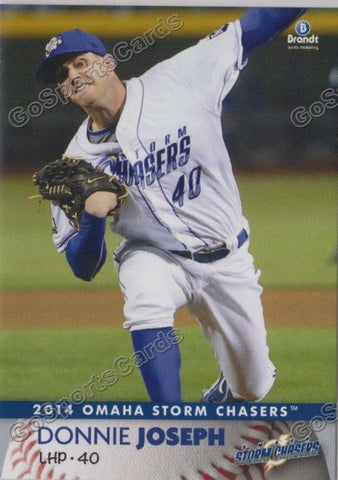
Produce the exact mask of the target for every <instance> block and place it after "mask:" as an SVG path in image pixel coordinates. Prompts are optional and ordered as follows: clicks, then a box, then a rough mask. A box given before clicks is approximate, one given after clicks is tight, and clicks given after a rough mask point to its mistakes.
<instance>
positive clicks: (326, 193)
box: [0, 175, 338, 289]
mask: <svg viewBox="0 0 338 480" xmlns="http://www.w3.org/2000/svg"><path fill="white" fill-rule="evenodd" d="M337 178H338V177H334V176H331V177H330V176H320V175H318V176H311V175H307V176H306V175H304V176H301V175H288V176H285V175H280V176H239V178H238V183H239V188H240V191H241V196H242V203H243V210H244V214H245V216H246V217H247V218H248V219H249V221H250V225H251V250H252V252H253V254H254V256H255V260H256V265H257V266H258V267H259V268H260V269H261V270H262V271H263V275H262V277H261V282H262V283H263V285H264V286H265V287H269V288H271V287H287V288H290V287H311V286H312V287H313V286H319V287H327V286H334V285H336V277H337V276H336V264H335V262H334V257H335V252H336V244H337V239H336V232H337V194H336V188H337ZM34 193H36V192H35V189H34V188H33V185H32V184H31V182H30V179H29V178H28V179H27V178H26V179H14V178H11V179H6V180H3V181H2V182H1V185H0V195H1V201H2V205H4V206H5V207H4V208H3V210H2V212H1V213H2V217H1V219H0V221H1V236H0V251H1V259H2V260H1V262H2V264H1V272H2V273H1V275H2V276H1V279H0V281H1V287H2V288H3V289H21V288H25V289H32V288H33V289H37V288H71V287H76V288H100V287H111V286H114V287H116V286H117V281H116V276H115V272H114V269H113V267H112V262H111V261H109V260H110V259H108V260H107V261H106V264H105V266H104V268H103V270H102V271H101V272H100V274H99V275H98V276H97V277H96V278H95V281H94V282H93V283H92V284H88V283H86V282H82V281H81V280H78V279H76V278H74V277H73V275H72V273H71V272H70V269H69V267H68V265H67V264H66V261H65V259H64V258H62V257H63V256H61V255H60V254H57V253H56V250H55V248H54V245H53V243H52V240H51V221H50V214H49V205H48V203H47V202H44V203H41V204H39V203H38V201H37V200H28V197H29V196H30V195H32V194H34ZM38 210H39V211H38ZM106 239H107V242H108V244H109V247H110V249H111V250H112V249H113V248H114V246H115V245H116V244H117V243H118V242H119V241H120V239H119V238H118V237H117V236H116V235H112V234H111V233H110V232H107V235H106Z"/></svg>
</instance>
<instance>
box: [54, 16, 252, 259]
mask: <svg viewBox="0 0 338 480" xmlns="http://www.w3.org/2000/svg"><path fill="white" fill-rule="evenodd" d="M242 54H243V49H242V43H241V26H240V22H239V21H236V22H235V23H230V24H229V25H228V26H227V27H223V28H222V29H220V30H219V31H218V32H215V33H214V34H213V35H211V36H210V37H207V38H205V39H203V40H201V41H200V42H198V43H197V44H196V45H195V46H193V47H190V48H188V49H186V50H183V51H182V52H180V53H178V54H177V55H175V56H174V57H172V58H170V59H169V60H165V61H163V62H161V63H159V64H157V65H156V66H154V67H153V68H151V69H150V70H148V71H147V72H146V73H144V74H143V75H142V76H140V77H138V78H133V79H131V80H129V81H127V82H126V90H127V96H126V103H125V106H124V109H123V111H122V114H121V117H120V119H119V122H118V125H117V129H116V136H117V139H118V143H114V142H105V143H100V144H93V143H91V142H89V140H88V137H87V128H88V121H89V119H86V120H85V121H84V122H83V124H82V125H81V126H80V128H79V130H78V131H77V133H76V135H75V136H74V138H73V139H72V141H71V142H70V145H69V147H68V148H67V150H66V152H65V154H66V155H68V156H81V157H84V158H85V159H86V160H87V161H90V162H91V163H92V164H93V166H94V167H98V166H100V167H101V168H103V169H104V171H105V172H106V173H108V174H113V175H115V176H117V177H118V178H120V179H121V180H123V181H124V182H125V183H126V185H127V186H128V188H129V191H130V196H129V198H128V200H127V202H126V204H125V206H123V207H122V208H121V209H119V210H118V212H117V214H116V216H115V217H114V220H113V221H112V224H111V227H112V229H113V230H114V231H115V232H117V233H119V234H120V235H122V236H123V237H125V238H126V239H127V244H128V242H133V241H137V242H141V243H142V242H144V243H145V244H147V245H153V246H156V247H159V248H161V249H165V250H184V249H189V250H197V249H199V248H203V247H205V246H215V245H217V244H220V243H223V242H224V240H225V239H228V238H230V237H232V238H234V237H235V236H236V235H237V234H238V232H240V231H241V229H242V228H243V227H245V228H246V229H248V224H247V221H246V219H245V218H244V217H243V215H242V208H241V202H240V197H239V192H238V189H237V185H236V182H235V179H234V176H233V172H232V167H231V163H230V158H229V154H228V152H227V149H226V146H225V144H224V140H223V137H222V128H221V119H220V117H221V111H222V101H223V99H224V98H225V96H226V95H227V94H228V93H229V91H230V90H231V88H232V87H233V85H234V83H235V82H236V80H237V78H238V75H239V73H240V70H241V69H242V68H243V66H244V65H245V62H244V61H243V59H242ZM52 215H53V219H54V220H53V221H54V235H53V238H54V242H55V244H56V246H57V248H58V250H59V251H60V252H61V251H63V250H64V249H65V248H66V245H67V242H68V240H69V239H70V238H71V237H72V236H73V235H74V234H75V233H76V230H75V228H74V227H73V226H72V225H71V224H70V222H69V220H68V219H67V218H66V217H65V215H64V214H63V212H62V211H61V210H60V209H59V208H58V207H56V206H52Z"/></svg>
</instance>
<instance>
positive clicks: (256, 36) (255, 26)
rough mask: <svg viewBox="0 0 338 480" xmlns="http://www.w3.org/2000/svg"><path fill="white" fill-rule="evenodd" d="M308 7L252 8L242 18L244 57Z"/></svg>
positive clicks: (284, 27)
mask: <svg viewBox="0 0 338 480" xmlns="http://www.w3.org/2000/svg"><path fill="white" fill-rule="evenodd" d="M306 10H307V9H306V8H251V9H250V10H248V11H247V12H246V13H245V14H244V15H243V16H242V17H241V18H240V19H239V21H240V24H241V29H242V44H243V57H244V58H246V57H247V56H248V55H249V53H250V52H251V51H252V50H253V49H254V48H257V47H259V46H261V45H263V44H264V43H266V42H268V41H269V40H271V39H272V38H274V37H276V36H277V35H278V34H279V33H280V32H282V31H283V30H285V29H286V28H287V27H288V26H289V25H291V24H292V23H293V22H294V21H295V20H296V19H297V18H299V17H300V16H301V15H303V13H304V12H306Z"/></svg>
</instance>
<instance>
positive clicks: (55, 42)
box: [45, 36, 62, 58]
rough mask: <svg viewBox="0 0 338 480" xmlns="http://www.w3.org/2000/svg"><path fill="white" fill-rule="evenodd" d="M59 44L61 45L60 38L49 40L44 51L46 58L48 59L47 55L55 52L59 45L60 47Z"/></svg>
mask: <svg viewBox="0 0 338 480" xmlns="http://www.w3.org/2000/svg"><path fill="white" fill-rule="evenodd" d="M61 43H62V38H61V37H60V36H58V37H53V38H51V39H50V40H49V42H48V43H47V45H46V49H45V54H46V58H48V57H49V55H50V54H51V53H52V51H53V50H55V49H56V48H57V47H58V46H59V45H61Z"/></svg>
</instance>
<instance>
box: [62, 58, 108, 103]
mask: <svg viewBox="0 0 338 480" xmlns="http://www.w3.org/2000/svg"><path fill="white" fill-rule="evenodd" d="M113 70H114V60H113V58H112V57H111V55H106V56H105V57H101V56H99V55H96V54H94V53H91V52H87V53H82V54H80V55H77V56H76V57H74V58H72V59H70V60H68V61H67V62H65V63H64V64H62V65H61V66H60V67H59V68H58V69H57V70H56V73H55V76H56V80H57V82H58V84H59V86H60V87H61V91H62V93H63V94H64V96H65V97H67V98H70V99H71V100H72V102H74V103H76V104H78V105H80V106H81V107H84V108H87V107H89V106H92V105H93V103H95V100H96V99H98V98H99V96H100V94H102V93H103V92H104V91H105V90H106V88H107V86H108V83H110V76H111V74H112V72H113Z"/></svg>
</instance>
